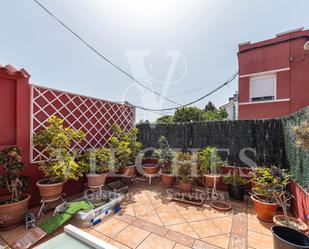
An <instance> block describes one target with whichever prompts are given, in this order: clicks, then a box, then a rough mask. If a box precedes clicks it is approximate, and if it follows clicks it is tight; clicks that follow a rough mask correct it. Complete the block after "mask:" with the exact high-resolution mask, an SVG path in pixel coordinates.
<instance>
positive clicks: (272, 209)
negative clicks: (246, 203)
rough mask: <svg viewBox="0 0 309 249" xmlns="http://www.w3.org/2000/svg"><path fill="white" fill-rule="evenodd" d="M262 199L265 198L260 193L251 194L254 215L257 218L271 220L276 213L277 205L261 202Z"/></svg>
mask: <svg viewBox="0 0 309 249" xmlns="http://www.w3.org/2000/svg"><path fill="white" fill-rule="evenodd" d="M263 199H265V197H263V196H262V195H257V194H253V195H251V200H252V201H253V206H254V208H255V212H256V216H257V218H258V219H259V220H262V221H265V222H273V217H274V216H275V215H276V214H277V209H278V207H279V206H278V204H277V203H268V202H263Z"/></svg>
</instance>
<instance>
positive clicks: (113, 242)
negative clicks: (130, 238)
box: [107, 239, 130, 249]
mask: <svg viewBox="0 0 309 249" xmlns="http://www.w3.org/2000/svg"><path fill="white" fill-rule="evenodd" d="M107 242H108V243H109V244H111V245H113V246H116V247H117V248H118V249H130V247H127V246H125V245H124V244H121V243H120V242H118V241H116V240H113V239H110V240H109V241H107Z"/></svg>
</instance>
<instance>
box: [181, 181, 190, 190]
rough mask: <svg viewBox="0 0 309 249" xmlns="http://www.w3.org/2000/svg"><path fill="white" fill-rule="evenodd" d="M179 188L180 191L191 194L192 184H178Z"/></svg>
mask: <svg viewBox="0 0 309 249" xmlns="http://www.w3.org/2000/svg"><path fill="white" fill-rule="evenodd" d="M179 186H180V189H181V190H182V191H184V192H191V191H192V183H191V182H180V183H179Z"/></svg>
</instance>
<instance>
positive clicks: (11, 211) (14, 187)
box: [0, 147, 31, 230]
mask: <svg viewBox="0 0 309 249" xmlns="http://www.w3.org/2000/svg"><path fill="white" fill-rule="evenodd" d="M21 160H22V149H21V148H18V147H9V148H6V149H3V150H2V151H1V152H0V165H2V166H3V167H4V172H3V174H2V175H0V188H6V189H7V190H8V191H9V192H10V193H11V194H10V195H9V196H4V197H1V198H0V229H1V230H6V229H9V228H11V227H13V226H15V225H18V224H19V223H20V222H21V221H22V220H23V218H24V215H25V213H26V211H27V209H28V204H29V200H30V197H31V196H30V195H29V194H26V193H23V192H24V191H25V190H26V187H27V185H28V182H29V178H28V177H27V176H23V175H21V174H22V172H23V171H24V169H25V166H24V164H23V163H22V161H21Z"/></svg>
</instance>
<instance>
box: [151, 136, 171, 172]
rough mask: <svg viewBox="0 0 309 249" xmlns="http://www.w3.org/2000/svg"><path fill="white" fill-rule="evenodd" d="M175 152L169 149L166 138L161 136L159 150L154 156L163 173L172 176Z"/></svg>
mask: <svg viewBox="0 0 309 249" xmlns="http://www.w3.org/2000/svg"><path fill="white" fill-rule="evenodd" d="M174 155H175V154H174V152H173V150H172V149H171V148H170V147H169V144H168V141H167V139H166V138H165V137H164V136H160V138H159V149H157V150H155V151H154V152H153V156H154V158H155V159H158V165H159V167H160V168H161V172H162V173H163V174H172V173H173V167H172V164H171V162H172V160H173V158H174Z"/></svg>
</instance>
